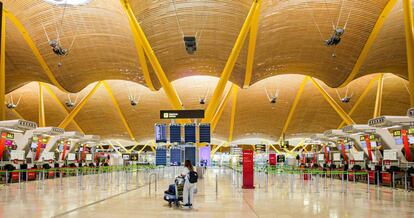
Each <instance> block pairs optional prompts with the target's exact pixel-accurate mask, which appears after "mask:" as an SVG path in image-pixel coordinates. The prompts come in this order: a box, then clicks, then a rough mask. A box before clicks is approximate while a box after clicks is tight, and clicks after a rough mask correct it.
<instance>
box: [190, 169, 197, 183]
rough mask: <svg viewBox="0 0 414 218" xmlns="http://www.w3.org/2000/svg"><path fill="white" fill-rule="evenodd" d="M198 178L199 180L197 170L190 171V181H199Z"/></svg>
mask: <svg viewBox="0 0 414 218" xmlns="http://www.w3.org/2000/svg"><path fill="white" fill-rule="evenodd" d="M197 180H198V174H197V172H195V171H190V172H189V173H188V181H189V182H190V183H197Z"/></svg>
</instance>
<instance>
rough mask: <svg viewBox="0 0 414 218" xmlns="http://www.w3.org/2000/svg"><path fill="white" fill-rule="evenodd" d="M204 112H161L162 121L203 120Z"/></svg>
mask: <svg viewBox="0 0 414 218" xmlns="http://www.w3.org/2000/svg"><path fill="white" fill-rule="evenodd" d="M202 118H204V110H161V111H160V119H202Z"/></svg>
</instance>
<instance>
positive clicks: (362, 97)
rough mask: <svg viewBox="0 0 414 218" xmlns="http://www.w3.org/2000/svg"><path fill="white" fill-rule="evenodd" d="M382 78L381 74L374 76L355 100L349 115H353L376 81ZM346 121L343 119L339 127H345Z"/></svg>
mask: <svg viewBox="0 0 414 218" xmlns="http://www.w3.org/2000/svg"><path fill="white" fill-rule="evenodd" d="M380 78H381V76H380V75H378V76H376V77H374V78H372V79H371V81H369V83H368V85H367V86H366V87H365V89H364V91H363V92H362V94H361V96H359V98H358V100H357V101H356V102H355V104H354V106H352V108H351V110H350V111H349V113H348V115H349V116H352V114H353V113H354V112H355V110H356V109H357V108H358V106H359V105H360V104H361V102H362V101H363V100H364V99H365V96H367V94H368V93H369V91H370V90H371V88H372V86H373V85H374V84H375V82H376V81H378V80H379V79H380ZM344 125H345V121H343V120H342V122H341V124H339V126H338V129H341V128H342V127H344Z"/></svg>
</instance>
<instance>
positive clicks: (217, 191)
mask: <svg viewBox="0 0 414 218" xmlns="http://www.w3.org/2000/svg"><path fill="white" fill-rule="evenodd" d="M217 194H218V176H217V174H216V195H217Z"/></svg>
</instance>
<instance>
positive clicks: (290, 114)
mask: <svg viewBox="0 0 414 218" xmlns="http://www.w3.org/2000/svg"><path fill="white" fill-rule="evenodd" d="M309 79H310V77H309V76H306V77H305V78H304V79H303V81H302V83H301V84H300V86H299V89H298V92H297V93H296V97H295V100H293V104H292V107H291V108H290V111H289V114H288V116H287V119H286V121H285V125H284V126H283V129H282V135H283V134H285V133H286V131H287V129H288V128H289V125H290V122H291V121H292V117H293V114H294V113H295V110H296V107H297V106H298V104H299V100H300V98H301V96H302V93H303V90H304V89H305V86H306V84H308V82H309ZM282 138H283V137H282V136H281V137H280V140H279V142H280V144H281V142H282V141H281V140H282Z"/></svg>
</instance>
